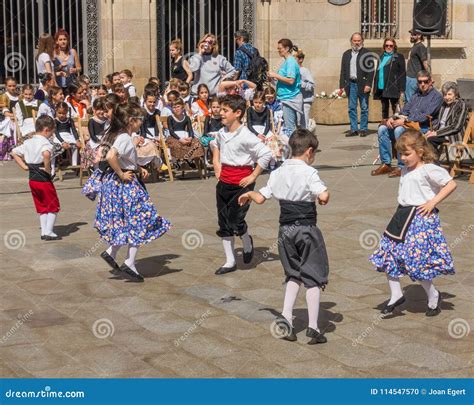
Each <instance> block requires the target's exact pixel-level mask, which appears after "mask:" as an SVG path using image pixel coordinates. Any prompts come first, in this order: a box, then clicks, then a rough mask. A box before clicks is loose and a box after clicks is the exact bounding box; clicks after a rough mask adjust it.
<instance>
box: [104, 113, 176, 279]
mask: <svg viewBox="0 0 474 405" xmlns="http://www.w3.org/2000/svg"><path fill="white" fill-rule="evenodd" d="M143 113H144V111H143V110H142V109H141V107H140V106H138V105H133V104H131V105H128V106H126V107H121V106H118V107H116V109H115V111H114V113H113V115H112V120H111V123H110V127H109V129H108V131H107V133H106V135H105V136H104V137H103V138H102V142H101V145H102V146H103V147H104V149H105V151H106V154H105V158H106V160H107V163H108V165H109V167H110V168H109V169H108V171H107V174H105V175H104V177H103V179H102V186H101V188H100V194H99V201H98V204H97V214H96V219H95V228H96V229H97V231H98V232H99V235H100V237H101V238H102V239H103V240H104V241H105V242H107V243H108V244H109V248H108V249H107V250H106V251H104V252H102V253H101V257H102V258H103V259H104V260H105V261H106V262H107V263H108V264H109V266H111V267H112V270H113V271H114V273H115V274H118V275H123V276H125V277H127V278H129V279H130V280H131V281H135V282H142V281H144V279H143V276H142V275H141V274H140V273H139V272H138V270H137V268H136V267H135V258H136V256H137V253H138V248H139V247H140V246H143V245H145V244H146V243H149V242H151V241H152V240H155V239H158V238H159V237H160V236H162V235H163V234H164V233H165V232H167V231H168V230H169V228H170V223H169V222H168V221H167V220H166V219H165V218H162V217H160V216H159V215H158V212H157V211H156V209H155V207H154V205H153V203H152V201H151V199H150V196H149V195H148V192H147V191H146V189H145V187H144V186H143V184H142V183H141V179H144V178H146V177H148V172H147V171H146V170H145V169H143V168H142V167H140V166H138V163H137V161H138V156H137V150H136V148H135V145H134V143H133V142H132V133H134V132H138V131H139V129H140V127H141V125H142V122H143V115H144V114H143ZM107 149H108V151H107ZM127 245H128V255H127V258H126V259H125V262H124V263H123V264H122V266H119V265H118V264H117V262H116V258H117V253H118V251H119V249H120V248H121V247H122V246H127Z"/></svg>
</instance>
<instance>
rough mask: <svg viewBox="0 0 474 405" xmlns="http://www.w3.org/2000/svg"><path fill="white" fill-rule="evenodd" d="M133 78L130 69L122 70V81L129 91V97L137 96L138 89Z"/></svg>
mask: <svg viewBox="0 0 474 405" xmlns="http://www.w3.org/2000/svg"><path fill="white" fill-rule="evenodd" d="M132 79H133V73H132V72H131V71H130V70H128V69H124V70H122V71H121V72H120V81H121V82H122V84H123V87H124V88H125V91H127V93H128V97H129V98H131V97H136V96H137V89H136V88H135V86H134V85H133V84H132Z"/></svg>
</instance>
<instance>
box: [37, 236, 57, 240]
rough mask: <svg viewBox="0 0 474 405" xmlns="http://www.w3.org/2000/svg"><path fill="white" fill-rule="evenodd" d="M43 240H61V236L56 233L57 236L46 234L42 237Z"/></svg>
mask: <svg viewBox="0 0 474 405" xmlns="http://www.w3.org/2000/svg"><path fill="white" fill-rule="evenodd" d="M41 239H43V240H61V236H59V235H56V236H49V235H44V236H42V237H41Z"/></svg>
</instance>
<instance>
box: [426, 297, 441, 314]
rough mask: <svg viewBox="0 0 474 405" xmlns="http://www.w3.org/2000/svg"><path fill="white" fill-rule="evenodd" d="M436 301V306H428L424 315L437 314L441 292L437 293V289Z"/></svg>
mask: <svg viewBox="0 0 474 405" xmlns="http://www.w3.org/2000/svg"><path fill="white" fill-rule="evenodd" d="M438 294H439V296H438V303H437V304H436V308H429V307H428V310H427V311H426V312H425V315H426V316H436V315H439V313H440V312H441V308H440V307H439V303H440V302H441V294H440V293H439V291H438Z"/></svg>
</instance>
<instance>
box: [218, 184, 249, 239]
mask: <svg viewBox="0 0 474 405" xmlns="http://www.w3.org/2000/svg"><path fill="white" fill-rule="evenodd" d="M254 188H255V183H252V184H250V185H249V186H247V187H243V188H242V187H240V186H239V185H234V184H227V183H223V182H221V181H219V182H218V183H217V186H216V203H217V219H218V222H219V229H218V231H217V232H216V234H217V236H220V237H221V238H224V237H227V236H235V235H236V236H242V235H243V234H244V233H245V232H247V222H245V216H246V215H247V211H248V210H249V208H250V204H246V205H244V206H243V207H241V206H240V205H239V202H238V199H239V197H240V196H241V195H242V194H244V193H246V192H247V191H253V189H254Z"/></svg>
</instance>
